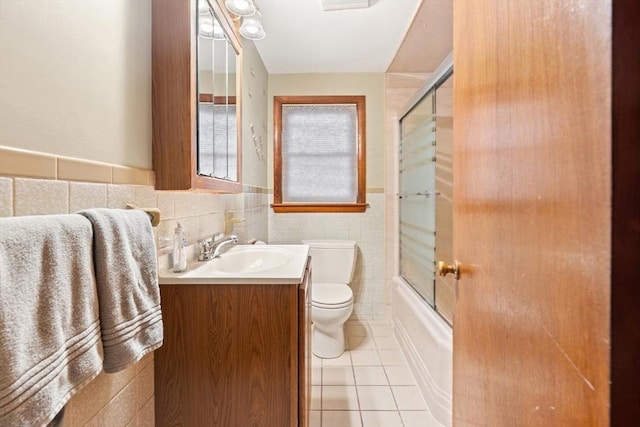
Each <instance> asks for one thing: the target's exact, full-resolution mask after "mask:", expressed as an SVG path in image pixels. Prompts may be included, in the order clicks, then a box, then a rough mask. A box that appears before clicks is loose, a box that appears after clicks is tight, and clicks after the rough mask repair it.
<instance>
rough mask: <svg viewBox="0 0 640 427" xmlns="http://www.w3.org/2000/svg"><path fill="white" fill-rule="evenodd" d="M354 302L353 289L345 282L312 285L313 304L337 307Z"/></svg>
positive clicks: (321, 306) (346, 305)
mask: <svg viewBox="0 0 640 427" xmlns="http://www.w3.org/2000/svg"><path fill="white" fill-rule="evenodd" d="M351 304H353V291H352V290H351V288H350V287H349V286H348V285H345V284H344V283H322V284H317V285H316V286H312V287H311V305H312V306H313V307H318V308H329V309H337V308H344V307H348V306H350V305H351Z"/></svg>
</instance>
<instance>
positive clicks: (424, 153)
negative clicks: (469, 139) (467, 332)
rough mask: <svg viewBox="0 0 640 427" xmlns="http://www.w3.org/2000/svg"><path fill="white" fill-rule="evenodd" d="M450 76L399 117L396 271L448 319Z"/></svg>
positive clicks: (451, 296)
mask: <svg viewBox="0 0 640 427" xmlns="http://www.w3.org/2000/svg"><path fill="white" fill-rule="evenodd" d="M452 86H453V78H452V70H451V69H449V70H448V71H447V72H446V73H444V75H443V76H442V78H440V79H439V80H438V81H437V82H436V83H435V84H433V86H432V87H431V88H430V89H429V90H427V91H426V93H425V95H424V96H423V97H422V98H421V99H420V100H419V101H418V102H417V103H416V104H415V105H414V106H413V107H412V108H411V109H409V111H408V113H407V114H405V115H404V116H403V117H402V118H401V119H400V156H399V158H400V165H399V171H400V177H399V182H400V187H399V194H398V197H399V210H400V227H399V228H400V236H399V243H400V245H399V247H400V275H401V276H402V277H403V278H404V279H405V280H406V281H407V282H408V283H409V284H410V285H411V286H412V287H413V288H414V289H415V290H416V292H417V293H418V294H420V295H421V296H422V298H424V299H425V301H427V303H428V304H429V305H431V306H432V307H433V308H434V309H435V310H436V311H437V312H438V313H439V314H440V315H441V316H442V317H443V318H444V319H445V320H446V321H447V322H449V323H450V324H451V323H453V307H454V304H455V279H454V278H452V277H451V276H447V277H440V276H437V275H436V261H437V260H451V259H453V255H452V253H453V251H452V243H453V109H452V103H453V91H452V89H453V87H452Z"/></svg>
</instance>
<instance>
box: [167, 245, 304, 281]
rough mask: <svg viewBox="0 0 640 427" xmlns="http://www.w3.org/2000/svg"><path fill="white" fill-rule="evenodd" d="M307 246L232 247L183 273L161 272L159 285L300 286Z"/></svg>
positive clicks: (193, 264) (197, 263)
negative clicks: (293, 284)
mask: <svg viewBox="0 0 640 427" xmlns="http://www.w3.org/2000/svg"><path fill="white" fill-rule="evenodd" d="M308 254H309V246H307V245H259V246H254V245H236V246H231V247H229V249H228V250H226V251H224V252H223V253H222V254H221V255H220V256H219V257H217V258H214V259H213V260H211V261H202V262H200V261H196V262H193V263H191V264H189V266H188V268H187V270H186V271H184V272H182V273H174V272H173V271H171V270H169V271H161V272H160V273H159V275H158V278H159V282H160V284H243V283H244V284H257V283H262V284H290V283H300V281H301V280H302V278H303V276H304V270H305V267H306V263H307V256H308Z"/></svg>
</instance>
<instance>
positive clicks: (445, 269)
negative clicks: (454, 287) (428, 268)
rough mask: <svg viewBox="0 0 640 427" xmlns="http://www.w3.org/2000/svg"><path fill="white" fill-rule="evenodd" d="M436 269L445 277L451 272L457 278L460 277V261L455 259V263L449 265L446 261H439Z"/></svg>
mask: <svg viewBox="0 0 640 427" xmlns="http://www.w3.org/2000/svg"><path fill="white" fill-rule="evenodd" d="M436 269H437V271H438V275H439V276H442V277H444V276H446V275H447V274H449V273H451V274H453V277H455V278H456V280H457V279H459V278H460V263H458V261H453V265H449V264H447V263H446V262H444V261H438V264H437V268H436Z"/></svg>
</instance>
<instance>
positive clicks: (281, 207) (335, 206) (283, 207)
mask: <svg viewBox="0 0 640 427" xmlns="http://www.w3.org/2000/svg"><path fill="white" fill-rule="evenodd" d="M368 206H369V204H368V203H273V204H271V207H272V208H273V211H274V212H275V213H287V212H289V213H294V212H356V213H357V212H364V211H365V210H366V209H367V207H368Z"/></svg>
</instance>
